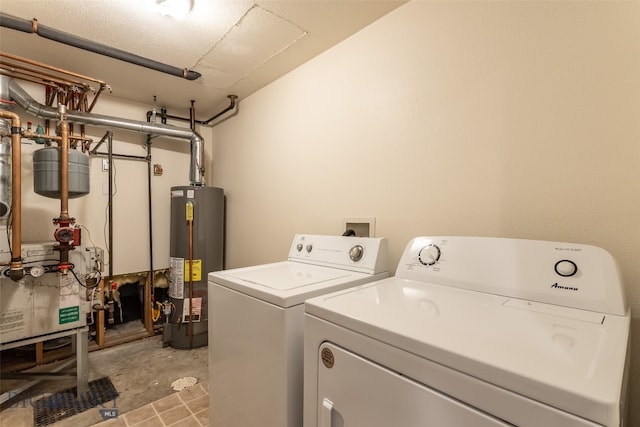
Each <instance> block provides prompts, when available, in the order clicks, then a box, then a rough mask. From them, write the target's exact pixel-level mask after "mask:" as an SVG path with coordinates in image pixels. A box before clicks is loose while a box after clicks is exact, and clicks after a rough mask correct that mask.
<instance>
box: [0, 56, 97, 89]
mask: <svg viewBox="0 0 640 427" xmlns="http://www.w3.org/2000/svg"><path fill="white" fill-rule="evenodd" d="M0 67H2V68H3V69H5V70H7V71H8V72H10V73H15V74H24V75H28V76H31V77H37V78H39V79H41V80H45V81H46V82H50V81H51V82H55V83H60V84H63V85H66V86H81V87H82V88H84V89H85V90H91V91H93V88H92V87H91V86H89V85H88V84H86V83H83V82H81V81H79V80H70V79H62V78H60V77H59V76H56V75H54V74H48V73H43V72H42V71H36V70H32V69H30V68H27V67H25V66H22V65H19V64H13V63H10V62H6V61H0ZM17 70H20V71H17Z"/></svg>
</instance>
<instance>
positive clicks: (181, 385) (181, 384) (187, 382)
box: [171, 377, 198, 391]
mask: <svg viewBox="0 0 640 427" xmlns="http://www.w3.org/2000/svg"><path fill="white" fill-rule="evenodd" d="M197 382H198V379H197V378H195V377H183V378H179V379H177V380H175V381H174V382H172V383H171V388H172V389H174V390H175V391H181V390H184V389H185V388H187V387H191V386H192V385H195V384H196V383H197Z"/></svg>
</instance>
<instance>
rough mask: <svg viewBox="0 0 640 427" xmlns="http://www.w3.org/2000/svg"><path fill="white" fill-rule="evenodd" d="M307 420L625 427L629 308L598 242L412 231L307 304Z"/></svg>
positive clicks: (443, 426)
mask: <svg viewBox="0 0 640 427" xmlns="http://www.w3.org/2000/svg"><path fill="white" fill-rule="evenodd" d="M305 310H306V315H305V337H304V339H305V355H304V359H305V378H304V381H305V391H304V426H305V427H341V426H348V427H388V426H402V427H418V426H420V427H423V426H427V425H428V426H431V425H434V426H438V427H453V426H455V427H459V426H505V425H517V426H544V427H549V426H563V427H568V426H581V427H584V426H621V425H625V422H624V419H625V408H626V406H627V405H626V401H625V398H626V394H627V393H626V389H627V378H628V369H629V356H628V352H629V325H630V310H629V309H628V308H627V306H626V303H625V299H624V290H623V286H622V282H621V278H620V273H619V271H618V268H617V265H616V262H615V260H614V259H613V257H612V256H611V255H610V254H609V253H608V252H606V251H604V250H603V249H600V248H597V247H594V246H588V245H579V244H571V243H558V242H543V241H532V240H516V239H500V238H478V237H476V238H472V237H418V238H415V239H413V240H412V241H411V242H409V244H408V246H407V247H406V249H405V251H404V253H403V255H402V258H401V260H400V263H399V265H398V268H397V271H396V276H395V277H391V278H386V279H383V280H380V281H376V282H373V283H369V284H365V285H361V286H358V287H355V288H350V289H347V290H343V291H339V292H335V293H332V294H327V295H323V296H320V297H316V298H312V299H309V300H308V301H307V302H306V303H305Z"/></svg>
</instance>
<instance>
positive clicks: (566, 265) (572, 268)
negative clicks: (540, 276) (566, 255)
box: [553, 259, 578, 277]
mask: <svg viewBox="0 0 640 427" xmlns="http://www.w3.org/2000/svg"><path fill="white" fill-rule="evenodd" d="M553 268H554V269H555V271H556V273H558V274H559V275H560V276H562V277H571V276H573V275H574V274H576V273H577V272H578V266H577V265H576V263H575V262H573V261H569V260H568V259H563V260H560V261H558V262H556V265H555V266H554V267H553Z"/></svg>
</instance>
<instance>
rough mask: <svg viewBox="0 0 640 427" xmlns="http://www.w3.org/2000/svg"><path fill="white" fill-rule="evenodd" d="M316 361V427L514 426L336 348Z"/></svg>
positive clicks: (323, 349) (326, 347) (327, 345)
mask: <svg viewBox="0 0 640 427" xmlns="http://www.w3.org/2000/svg"><path fill="white" fill-rule="evenodd" d="M318 357H319V360H318V371H319V372H318V402H316V404H317V405H318V417H319V419H318V426H321V427H343V426H349V427H389V426H403V427H429V426H437V427H459V426H474V427H484V426H508V425H511V424H508V423H505V422H503V421H501V420H499V419H497V418H494V417H492V416H491V415H488V414H486V413H484V412H482V411H479V410H477V409H475V408H473V407H471V406H468V405H466V404H464V403H463V402H460V401H457V400H455V399H452V398H450V397H448V396H447V395H444V394H442V393H440V392H438V391H437V390H434V389H431V388H429V387H427V386H425V385H423V384H421V383H418V382H415V381H412V380H411V379H409V378H407V377H404V376H402V375H399V374H397V373H395V372H393V371H391V370H389V369H387V368H385V367H383V366H380V365H378V364H375V363H372V362H370V361H368V360H366V359H363V358H362V357H360V356H358V355H356V354H354V353H351V352H349V351H347V350H345V349H343V348H341V347H338V346H336V345H334V344H331V343H325V344H323V345H322V346H321V347H320V351H319V353H318Z"/></svg>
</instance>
